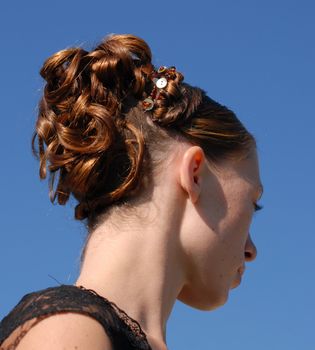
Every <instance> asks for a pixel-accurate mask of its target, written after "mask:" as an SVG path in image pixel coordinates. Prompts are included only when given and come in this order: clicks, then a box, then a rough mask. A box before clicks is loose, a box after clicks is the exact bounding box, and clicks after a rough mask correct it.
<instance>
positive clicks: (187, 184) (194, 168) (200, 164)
mask: <svg viewBox="0 0 315 350" xmlns="http://www.w3.org/2000/svg"><path fill="white" fill-rule="evenodd" d="M204 163H205V154H204V152H203V150H202V148H201V147H199V146H191V147H189V148H188V149H187V150H186V151H185V153H184V155H183V158H182V161H181V165H180V183H181V186H182V188H183V190H184V191H185V192H186V193H187V195H188V196H189V198H190V200H191V201H192V203H196V201H197V200H198V198H199V195H200V192H201V182H202V181H201V180H202V170H203V168H204Z"/></svg>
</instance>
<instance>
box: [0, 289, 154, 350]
mask: <svg viewBox="0 0 315 350" xmlns="http://www.w3.org/2000/svg"><path fill="white" fill-rule="evenodd" d="M65 312H75V313H80V314H84V315H88V316H90V317H92V318H94V319H95V320H97V321H98V322H99V323H100V324H101V325H102V326H103V328H104V330H105V332H106V334H107V335H108V336H109V338H110V339H111V342H112V345H113V348H114V349H115V350H122V349H123V350H129V349H130V350H133V349H141V350H151V347H150V345H149V343H148V341H147V338H146V335H145V333H144V332H143V331H142V329H141V327H140V325H139V323H138V322H137V321H135V320H134V319H132V318H131V317H129V316H128V315H127V314H126V313H125V312H124V311H123V310H121V309H120V308H119V307H118V306H117V305H116V304H115V303H113V302H110V301H109V300H107V299H106V298H103V297H101V296H100V295H98V294H97V293H96V292H94V291H93V290H90V289H85V288H84V287H76V286H72V285H61V286H59V287H52V288H47V289H44V290H41V291H38V292H34V293H30V294H26V295H25V296H24V297H23V298H22V299H21V301H20V302H19V303H18V304H17V305H16V306H15V307H14V309H13V310H12V311H11V312H10V313H9V314H8V315H7V316H6V317H5V318H4V319H3V320H2V321H1V322H0V350H14V349H15V348H16V347H17V346H18V344H19V342H20V340H21V339H22V338H23V336H24V335H25V334H26V333H27V332H28V331H29V330H30V329H31V328H32V327H33V326H34V325H36V324H37V323H38V322H40V321H41V320H42V319H44V318H46V317H48V316H50V315H54V314H58V313H65Z"/></svg>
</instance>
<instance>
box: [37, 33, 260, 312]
mask: <svg viewBox="0 0 315 350" xmlns="http://www.w3.org/2000/svg"><path fill="white" fill-rule="evenodd" d="M162 71H163V69H162ZM156 72H157V69H156V68H155V67H154V66H153V64H152V57H151V51H150V48H149V46H148V45H147V44H146V43H145V42H144V41H143V40H142V39H140V38H138V37H135V36H133V35H111V36H108V37H106V38H105V39H104V40H103V41H102V42H101V43H100V44H99V45H98V46H97V47H95V49H93V50H91V51H85V50H83V49H82V48H72V49H67V50H63V51H60V52H58V53H56V54H54V55H53V56H51V57H50V58H48V60H47V61H46V62H45V63H44V65H43V67H42V69H41V75H42V77H43V78H44V79H45V80H46V85H45V88H44V93H43V97H42V99H41V101H40V104H39V115H38V119H37V124H36V131H35V134H34V137H33V150H34V151H35V141H36V138H37V141H38V154H39V159H40V177H41V178H45V177H46V175H47V167H48V172H49V175H50V177H51V181H50V190H51V200H52V201H54V200H55V199H56V198H57V200H58V203H59V204H65V203H66V202H67V201H68V199H69V196H70V195H73V196H74V197H75V198H76V200H77V201H78V204H77V206H76V209H75V217H76V218H77V219H80V220H83V219H87V223H88V225H89V228H90V232H93V230H94V229H95V228H96V227H97V225H96V224H98V223H102V222H103V219H104V218H105V214H106V213H108V212H110V209H113V208H114V209H115V208H116V207H117V208H118V207H120V205H121V204H122V203H124V204H128V203H129V204H130V203H132V205H131V208H132V206H137V205H140V203H141V204H143V203H147V202H148V201H150V198H152V197H151V193H152V192H153V189H156V188H157V187H158V186H159V188H160V187H161V186H160V184H161V183H163V186H164V188H163V191H164V192H163V193H165V194H166V195H165V197H168V198H170V196H173V194H174V196H173V197H174V198H175V197H176V198H175V200H174V198H172V203H173V204H174V205H173V209H174V206H175V207H176V208H175V209H176V210H177V212H176V213H175V215H177V216H178V215H179V216H180V217H181V219H180V221H181V222H180V224H179V226H178V227H177V229H178V232H177V235H178V236H176V237H175V236H173V237H171V238H170V237H169V236H168V237H167V239H175V240H176V241H177V242H179V245H180V247H181V248H180V251H181V253H180V255H181V257H182V259H183V264H185V266H186V273H187V276H186V282H185V285H184V286H183V288H182V290H181V292H180V294H179V296H178V297H179V299H181V300H182V301H184V302H185V303H187V304H189V305H192V306H194V307H197V308H201V309H210V308H214V307H216V306H219V305H221V304H223V303H224V302H225V301H226V298H227V295H228V291H229V290H230V288H233V287H235V286H236V285H237V284H238V283H239V279H240V274H241V272H242V270H243V269H244V264H245V261H250V260H253V259H254V258H255V256H256V248H255V246H254V245H253V243H252V242H251V239H250V236H249V232H248V231H249V225H250V221H251V218H252V215H253V212H254V209H255V205H256V204H255V203H256V202H257V200H258V197H259V194H260V190H259V187H260V179H259V170H258V162H257V156H256V149H255V148H256V147H255V140H254V138H253V136H252V135H251V134H250V133H249V132H248V131H247V130H246V129H245V127H244V126H243V125H242V123H241V122H240V121H239V119H238V118H237V117H236V115H235V114H234V113H233V112H232V111H231V110H229V109H228V108H227V107H225V106H223V105H221V104H219V103H217V102H215V101H214V100H212V99H211V98H210V97H208V96H207V95H206V93H205V92H204V91H203V90H202V89H200V88H198V87H193V86H191V85H189V84H187V83H185V82H183V79H184V77H183V75H182V74H181V73H179V72H178V71H176V69H172V74H171V75H170V76H169V77H168V78H167V82H166V86H163V87H162V88H156V87H155V86H156V85H155V84H156V80H155V79H156V76H157V75H156V74H157V73H156ZM162 75H163V74H162ZM156 94H158V96H157V95H156ZM148 98H152V100H153V102H154V103H153V106H149V107H153V108H152V109H151V108H146V105H145V104H144V103H143V102H144V101H145V100H146V99H148ZM54 183H55V189H54ZM157 184H158V185H157ZM163 186H162V187H163ZM174 188H175V189H174ZM169 193H171V195H169ZM159 198H161V197H159ZM163 201H164V199H160V200H159V205H160V206H163V205H164V204H165V203H162V202H163ZM168 204H170V203H168ZM177 206H178V208H177ZM125 208H126V206H122V210H125ZM128 208H130V206H128ZM173 209H172V208H171V207H169V209H167V210H169V211H171V210H173ZM176 210H175V211H176ZM179 212H180V214H178V213H179ZM164 213H165V215H166V216H170V215H169V212H166V211H164ZM129 220H131V219H130V218H129ZM161 220H163V218H162V219H161ZM170 220H173V219H172V218H171V219H170Z"/></svg>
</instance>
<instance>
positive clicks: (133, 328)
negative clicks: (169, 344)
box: [75, 286, 152, 350]
mask: <svg viewBox="0 0 315 350" xmlns="http://www.w3.org/2000/svg"><path fill="white" fill-rule="evenodd" d="M75 287H76V288H79V289H81V290H84V291H86V292H90V293H92V294H93V295H94V296H97V297H98V298H101V299H102V300H104V301H105V302H106V303H109V304H110V305H112V307H113V309H114V310H115V312H116V314H117V316H118V317H119V318H120V319H121V320H122V321H123V322H124V323H125V324H126V326H127V327H128V329H129V330H130V331H129V332H128V335H129V337H131V339H132V338H134V337H135V342H134V344H133V345H137V346H139V344H143V342H144V343H146V345H144V344H143V346H141V349H149V350H152V349H151V347H150V345H149V343H148V340H147V336H146V334H145V333H144V331H143V330H142V328H141V326H140V324H139V322H138V321H136V320H135V319H134V318H132V317H130V316H128V315H127V313H126V312H125V311H124V310H122V309H121V308H119V307H118V306H117V305H116V304H115V303H114V302H113V301H109V300H108V299H106V298H105V297H103V296H101V295H99V294H98V293H97V292H95V290H93V289H88V288H85V287H83V286H75Z"/></svg>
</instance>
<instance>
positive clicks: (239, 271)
mask: <svg viewBox="0 0 315 350" xmlns="http://www.w3.org/2000/svg"><path fill="white" fill-rule="evenodd" d="M237 272H238V273H239V274H240V275H241V276H243V274H244V272H245V265H243V266H241V267H240V268H239V269H238V270H237Z"/></svg>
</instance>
